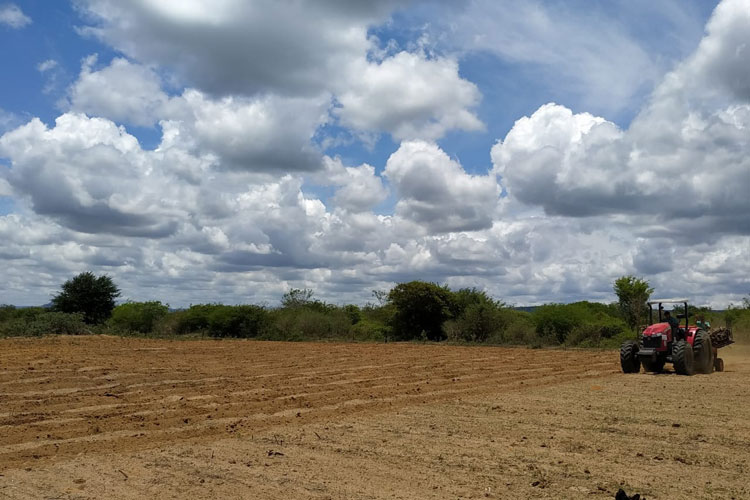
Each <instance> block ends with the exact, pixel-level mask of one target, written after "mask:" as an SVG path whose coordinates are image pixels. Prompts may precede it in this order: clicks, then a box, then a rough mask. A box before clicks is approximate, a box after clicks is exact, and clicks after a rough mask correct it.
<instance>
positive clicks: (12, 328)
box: [0, 308, 91, 337]
mask: <svg viewBox="0 0 750 500" xmlns="http://www.w3.org/2000/svg"><path fill="white" fill-rule="evenodd" d="M28 309H32V310H30V311H28V310H26V309H18V310H17V311H19V313H20V314H18V315H16V316H15V317H14V318H12V319H10V320H7V321H4V322H2V323H0V336H3V337H11V336H41V335H82V334H86V333H91V332H90V331H89V329H88V327H87V325H86V324H85V323H84V322H83V315H82V314H80V313H61V312H52V311H45V310H44V309H42V308H28ZM21 311H23V312H21ZM40 311H41V312H40Z"/></svg>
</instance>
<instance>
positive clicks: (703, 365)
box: [693, 330, 714, 373]
mask: <svg viewBox="0 0 750 500" xmlns="http://www.w3.org/2000/svg"><path fill="white" fill-rule="evenodd" d="M693 354H694V358H695V371H696V372H697V373H711V372H713V371H714V348H713V346H712V345H711V337H710V336H709V335H708V333H706V332H704V331H703V330H698V332H696V334H695V339H694V340H693Z"/></svg>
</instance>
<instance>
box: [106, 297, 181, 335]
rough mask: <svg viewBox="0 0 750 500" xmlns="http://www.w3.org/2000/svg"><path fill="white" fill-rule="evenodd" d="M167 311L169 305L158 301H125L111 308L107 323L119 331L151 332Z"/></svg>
mask: <svg viewBox="0 0 750 500" xmlns="http://www.w3.org/2000/svg"><path fill="white" fill-rule="evenodd" d="M168 313H169V307H168V306H166V305H164V304H162V303H161V302H159V301H152V302H126V303H125V304H120V305H119V306H117V307H115V308H114V309H113V310H112V317H111V318H110V319H109V324H110V325H111V326H112V327H113V328H114V329H115V330H117V331H120V332H139V333H151V332H152V331H153V330H154V328H155V327H156V325H157V324H158V323H159V321H161V320H162V319H163V318H164V317H165V316H166V315H167V314H168Z"/></svg>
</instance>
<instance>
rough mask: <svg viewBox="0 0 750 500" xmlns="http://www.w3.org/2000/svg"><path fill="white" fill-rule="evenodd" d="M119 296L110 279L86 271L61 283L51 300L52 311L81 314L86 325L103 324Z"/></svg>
mask: <svg viewBox="0 0 750 500" xmlns="http://www.w3.org/2000/svg"><path fill="white" fill-rule="evenodd" d="M119 296H120V290H119V288H117V286H116V285H115V283H114V282H113V281H112V278H110V277H109V276H94V273H91V272H88V271H87V272H84V273H81V274H79V275H78V276H76V277H74V278H71V279H69V280H68V281H66V282H65V283H63V285H62V290H61V291H60V293H59V294H57V295H55V296H54V297H53V298H52V309H53V310H54V311H59V312H65V313H81V314H83V321H84V322H85V323H88V324H97V323H103V322H104V321H107V319H108V318H109V317H110V315H111V314H112V309H114V308H115V299H116V298H117V297H119Z"/></svg>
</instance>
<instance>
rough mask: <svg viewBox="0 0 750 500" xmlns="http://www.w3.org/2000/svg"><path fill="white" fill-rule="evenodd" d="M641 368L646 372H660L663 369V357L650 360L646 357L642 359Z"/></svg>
mask: <svg viewBox="0 0 750 500" xmlns="http://www.w3.org/2000/svg"><path fill="white" fill-rule="evenodd" d="M641 363H643V369H644V370H646V371H647V372H653V373H661V372H662V371H663V370H664V358H656V359H655V360H653V361H652V360H651V359H648V358H645V359H642V360H641Z"/></svg>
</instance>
